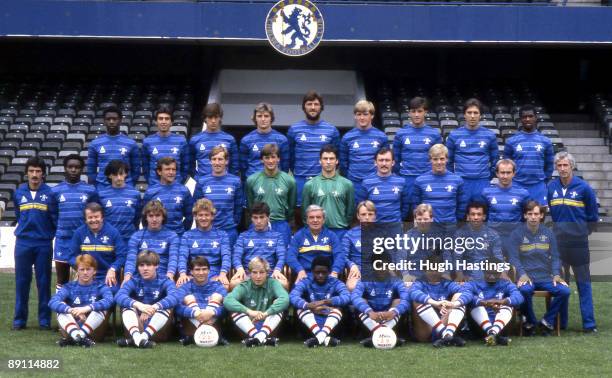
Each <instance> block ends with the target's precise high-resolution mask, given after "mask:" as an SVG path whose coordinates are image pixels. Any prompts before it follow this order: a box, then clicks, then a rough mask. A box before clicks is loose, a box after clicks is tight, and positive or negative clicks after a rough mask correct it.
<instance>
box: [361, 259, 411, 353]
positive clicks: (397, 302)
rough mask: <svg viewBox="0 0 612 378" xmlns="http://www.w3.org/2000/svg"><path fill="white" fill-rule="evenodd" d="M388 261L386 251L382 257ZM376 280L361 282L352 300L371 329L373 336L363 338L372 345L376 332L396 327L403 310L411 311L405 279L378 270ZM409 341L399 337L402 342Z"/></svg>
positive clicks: (365, 344)
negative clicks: (403, 280)
mask: <svg viewBox="0 0 612 378" xmlns="http://www.w3.org/2000/svg"><path fill="white" fill-rule="evenodd" d="M380 258H381V259H382V261H383V263H388V262H389V261H390V257H389V256H388V255H386V254H383V255H381V257H380ZM374 274H375V275H376V279H375V280H368V281H361V282H359V283H357V286H356V287H355V289H354V290H353V292H352V293H351V302H352V303H353V306H355V308H356V309H357V311H359V319H360V320H361V322H362V323H363V325H364V326H365V327H366V328H367V329H368V330H369V331H370V332H371V335H370V337H368V338H366V339H364V340H361V345H363V346H365V347H368V348H371V347H373V346H374V344H373V343H372V335H373V334H374V332H375V331H376V330H378V329H379V328H381V327H387V328H389V329H393V327H395V326H396V325H397V323H398V322H399V319H400V317H401V316H402V314H403V313H405V312H406V311H407V310H408V303H409V298H410V296H409V293H408V289H406V286H405V285H404V283H403V282H402V281H401V280H393V279H392V277H391V276H390V272H389V271H387V270H374ZM362 278H364V277H362ZM404 342H405V340H403V339H398V344H399V345H402V344H404Z"/></svg>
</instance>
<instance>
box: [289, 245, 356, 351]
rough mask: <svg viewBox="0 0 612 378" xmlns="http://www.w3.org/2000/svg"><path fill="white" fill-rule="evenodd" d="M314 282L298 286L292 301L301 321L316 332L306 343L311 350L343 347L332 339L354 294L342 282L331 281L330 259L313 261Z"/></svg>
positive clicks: (311, 280) (308, 280) (309, 281)
mask: <svg viewBox="0 0 612 378" xmlns="http://www.w3.org/2000/svg"><path fill="white" fill-rule="evenodd" d="M311 270H312V278H311V277H308V278H305V279H303V280H301V281H300V282H298V283H297V284H296V285H295V287H294V288H293V290H291V293H290V294H289V300H290V301H291V305H292V306H293V307H294V308H295V309H296V310H297V316H298V318H299V319H300V321H301V322H302V323H303V324H304V325H305V326H306V328H308V331H310V332H312V334H313V335H314V337H311V338H309V339H307V340H306V341H304V345H306V346H307V347H308V348H313V347H315V346H323V345H324V346H329V347H335V346H337V345H338V344H339V343H340V340H338V339H337V338H335V337H332V336H330V334H331V333H332V331H333V329H334V328H335V327H336V326H337V325H338V323H340V320H341V319H342V311H341V310H340V308H342V307H344V306H346V305H347V304H348V303H349V301H350V294H349V292H348V290H347V289H346V286H344V284H343V283H342V281H340V280H338V279H337V278H335V277H330V276H329V273H330V271H331V260H330V259H329V257H327V256H317V257H315V258H314V260H312V266H311Z"/></svg>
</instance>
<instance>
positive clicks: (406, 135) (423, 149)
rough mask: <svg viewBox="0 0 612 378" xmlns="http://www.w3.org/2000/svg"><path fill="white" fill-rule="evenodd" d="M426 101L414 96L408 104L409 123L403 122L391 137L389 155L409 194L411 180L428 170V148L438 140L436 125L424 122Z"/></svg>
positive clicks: (411, 186)
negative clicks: (393, 160)
mask: <svg viewBox="0 0 612 378" xmlns="http://www.w3.org/2000/svg"><path fill="white" fill-rule="evenodd" d="M428 107H429V104H428V102H427V100H426V99H425V98H423V97H414V98H413V99H411V100H410V103H409V105H408V109H409V110H408V114H409V116H410V124H406V125H404V127H402V128H401V129H400V130H399V131H398V132H397V134H395V138H394V139H393V156H394V158H395V167H394V171H395V173H397V174H399V175H400V176H402V177H404V178H405V179H406V185H407V186H408V190H410V193H409V195H412V188H413V186H414V180H416V178H417V177H419V176H420V175H422V174H425V173H427V172H429V171H431V162H430V161H429V156H428V153H429V149H430V148H431V146H433V145H435V144H438V143H442V136H441V135H440V130H439V129H434V128H433V127H431V126H429V125H427V124H426V123H425V116H426V115H427V111H428V110H429V109H428Z"/></svg>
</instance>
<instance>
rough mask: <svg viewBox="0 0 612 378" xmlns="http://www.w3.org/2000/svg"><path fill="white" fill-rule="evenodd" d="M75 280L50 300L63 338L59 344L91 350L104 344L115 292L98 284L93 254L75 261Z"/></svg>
mask: <svg viewBox="0 0 612 378" xmlns="http://www.w3.org/2000/svg"><path fill="white" fill-rule="evenodd" d="M76 266H77V277H78V279H77V280H76V281H70V282H68V283H66V284H64V285H63V286H62V288H61V289H60V290H59V291H58V292H57V293H56V294H55V295H54V296H53V297H52V298H51V300H50V301H49V307H50V308H51V310H53V311H55V312H57V322H58V323H59V325H60V327H61V329H60V332H61V334H62V338H61V339H60V340H59V341H58V345H59V346H61V347H63V346H66V345H82V346H84V347H91V346H94V345H95V342H94V340H96V341H102V340H103V339H104V331H105V329H106V325H107V324H106V317H107V313H108V310H109V309H110V308H111V307H112V306H113V304H114V302H113V293H112V292H111V289H110V288H109V287H108V286H106V285H105V284H104V282H99V281H98V282H97V281H96V280H95V277H96V269H97V267H98V264H97V263H96V259H95V258H93V257H92V256H91V255H80V256H78V257H77V258H76Z"/></svg>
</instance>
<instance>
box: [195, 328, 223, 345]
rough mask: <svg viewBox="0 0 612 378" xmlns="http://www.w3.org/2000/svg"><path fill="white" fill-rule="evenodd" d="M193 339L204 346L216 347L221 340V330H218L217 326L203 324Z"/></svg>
mask: <svg viewBox="0 0 612 378" xmlns="http://www.w3.org/2000/svg"><path fill="white" fill-rule="evenodd" d="M193 341H194V342H195V344H196V345H197V346H199V347H202V348H211V347H214V346H215V345H217V342H219V332H217V330H216V329H215V327H212V326H209V325H206V324H203V325H201V326H199V327H198V328H197V329H196V331H195V333H194V334H193Z"/></svg>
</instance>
